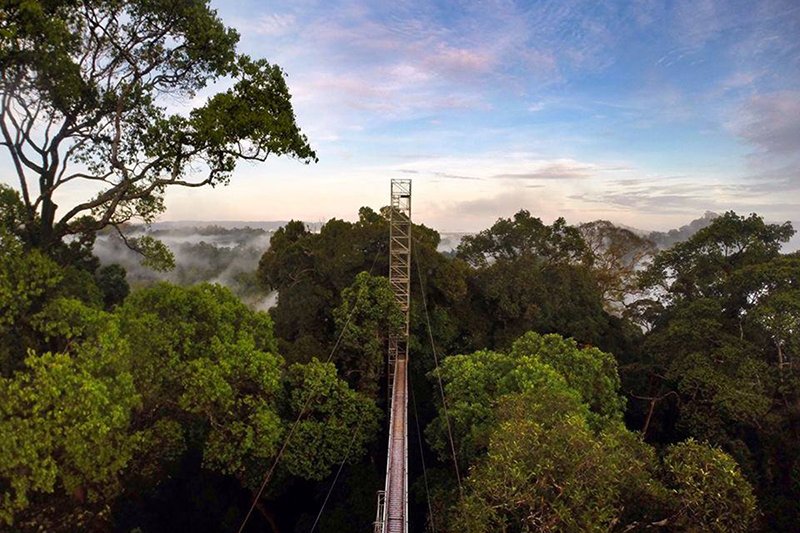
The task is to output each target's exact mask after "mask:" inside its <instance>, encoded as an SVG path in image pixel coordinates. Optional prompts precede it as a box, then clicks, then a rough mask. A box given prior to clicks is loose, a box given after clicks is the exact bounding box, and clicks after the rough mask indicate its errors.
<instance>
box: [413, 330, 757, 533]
mask: <svg viewBox="0 0 800 533" xmlns="http://www.w3.org/2000/svg"><path fill="white" fill-rule="evenodd" d="M442 378H443V379H444V380H445V382H446V385H445V391H446V394H447V398H448V405H449V410H448V411H449V415H450V421H451V424H452V427H453V430H454V437H455V438H456V441H457V443H458V448H457V452H458V453H459V455H460V457H459V458H460V459H461V460H462V461H464V460H465V459H466V461H465V464H462V470H461V471H462V472H465V471H468V472H469V474H468V477H467V478H466V480H465V484H464V490H463V494H462V495H461V497H460V498H458V499H457V500H456V502H455V503H454V504H453V505H452V506H451V508H450V510H449V512H448V515H447V519H446V522H445V524H446V526H445V527H446V530H448V531H466V532H489V531H506V532H517V531H519V532H533V531H613V530H621V531H629V530H634V529H645V528H648V527H655V526H661V527H663V526H668V527H671V528H675V529H677V530H687V529H692V528H695V527H698V526H700V527H699V529H700V530H706V529H705V528H704V527H703V526H707V527H708V528H710V529H708V530H719V531H723V530H725V527H726V526H730V530H735V531H745V530H747V528H748V527H749V525H750V524H751V523H752V520H753V518H754V510H755V499H754V497H753V494H752V488H751V487H750V485H749V484H748V483H747V481H746V480H745V479H744V477H743V476H742V474H741V471H740V470H739V468H738V466H737V465H736V462H735V461H734V460H733V458H731V457H730V456H729V455H727V454H725V453H724V452H722V451H720V450H717V449H713V448H710V447H708V446H705V445H700V444H697V443H695V442H692V441H689V442H687V443H683V444H680V445H677V446H675V447H673V448H671V449H670V450H669V451H668V453H667V455H666V457H665V459H664V463H663V465H662V464H660V462H659V461H658V459H657V456H656V453H655V450H654V449H653V448H651V447H650V446H648V445H647V444H645V443H644V442H643V441H642V440H641V438H640V436H639V435H637V434H634V433H632V432H630V431H628V430H627V429H626V428H625V427H624V426H623V424H622V420H621V416H622V408H623V406H624V403H623V401H622V399H621V398H620V397H619V396H618V388H619V378H618V377H617V373H616V365H615V363H614V360H613V358H612V357H611V356H610V355H609V354H605V353H603V352H600V351H599V350H597V349H595V348H588V349H583V350H580V349H578V348H577V345H576V344H575V343H574V342H573V341H565V340H564V339H563V338H561V337H559V336H557V335H547V336H544V337H543V336H540V335H538V334H536V333H529V334H527V335H525V336H524V337H522V338H521V339H519V340H518V341H517V342H516V343H515V344H514V347H513V348H512V350H511V352H510V353H509V354H507V355H506V354H501V353H497V352H476V353H474V354H472V355H470V356H463V355H460V356H454V357H449V358H447V359H446V360H445V361H444V363H443V366H442ZM443 416H444V413H443V411H442V410H440V416H439V419H437V420H435V421H434V422H433V423H432V424H431V425H430V426H429V427H428V437H429V440H430V441H431V444H432V446H433V447H434V449H437V450H438V451H439V452H440V455H441V459H442V460H443V461H444V460H445V459H446V457H445V452H446V448H445V446H446V444H445V443H446V441H445V440H444V439H445V438H446V436H445V435H446V432H445V431H444V428H443V423H442V421H441V419H442V418H443ZM465 442H469V444H470V445H471V448H469V447H467V446H465V445H464V443H465ZM704 458H707V459H708V462H707V463H706V462H704ZM465 466H466V467H469V469H468V470H467V469H466V468H464V467H465ZM737 519H738V520H739V522H736V523H735V524H734V522H735V521H736V520H737ZM440 523H441V522H440ZM714 528H716V529H714Z"/></svg>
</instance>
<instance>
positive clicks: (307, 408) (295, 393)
mask: <svg viewBox="0 0 800 533" xmlns="http://www.w3.org/2000/svg"><path fill="white" fill-rule="evenodd" d="M287 385H288V391H287V397H288V406H287V407H288V409H287V415H288V417H287V418H288V419H289V420H293V419H295V418H296V417H297V416H299V415H300V413H301V412H302V413H304V415H303V416H302V418H301V420H300V423H299V424H298V425H297V427H296V429H295V432H294V436H293V437H292V440H291V443H292V445H291V446H290V447H287V450H286V454H285V456H284V459H283V468H285V469H286V470H287V471H288V472H289V473H290V474H291V475H294V476H299V477H302V478H304V479H313V480H322V479H324V478H325V477H326V476H328V475H329V474H330V473H331V472H332V470H333V467H334V466H335V465H337V464H338V463H340V462H341V461H342V459H343V458H344V456H345V454H346V451H347V449H348V448H350V450H351V451H350V461H351V462H352V461H354V460H355V459H357V458H358V457H361V456H362V455H363V454H364V452H365V446H366V444H368V443H369V442H370V441H372V439H373V438H374V436H375V435H376V434H377V433H378V429H379V426H378V422H379V421H380V417H381V412H380V410H379V409H378V408H377V407H376V406H375V403H374V402H373V401H372V400H370V399H369V398H367V397H366V396H363V395H361V394H359V393H357V392H355V391H353V390H352V389H350V388H349V387H348V386H347V383H345V382H344V381H342V380H341V379H339V378H338V377H337V375H336V367H335V366H334V365H333V364H331V363H321V362H320V361H318V360H317V359H316V358H315V359H312V360H311V361H310V362H309V363H307V364H299V363H296V364H294V365H292V366H291V367H289V371H288V374H287ZM351 443H352V444H351Z"/></svg>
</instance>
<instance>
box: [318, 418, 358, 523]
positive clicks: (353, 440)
mask: <svg viewBox="0 0 800 533" xmlns="http://www.w3.org/2000/svg"><path fill="white" fill-rule="evenodd" d="M363 420H364V414H363V413H362V414H361V418H359V419H358V425H357V426H356V430H355V431H354V432H353V438H352V439H350V444H348V445H347V451H346V452H345V454H344V458H343V459H342V462H341V464H339V470H337V471H336V476H334V478H333V482H332V483H331V486H330V488H328V494H327V495H325V500H324V501H323V502H322V507H320V508H319V513H317V518H316V519H315V520H314V525H312V526H311V530H310V531H309V533H314V530H315V529H316V528H317V524H318V523H319V519H320V518H322V512H323V511H324V510H325V505H327V503H328V499H329V498H330V497H331V493H333V488H334V487H335V486H336V482H337V481H338V480H339V475H340V474H341V473H342V468H344V464H345V463H346V462H347V458H348V457H350V450H351V449H352V448H353V444H355V442H356V436H357V435H358V432H359V431H360V430H361V422H363Z"/></svg>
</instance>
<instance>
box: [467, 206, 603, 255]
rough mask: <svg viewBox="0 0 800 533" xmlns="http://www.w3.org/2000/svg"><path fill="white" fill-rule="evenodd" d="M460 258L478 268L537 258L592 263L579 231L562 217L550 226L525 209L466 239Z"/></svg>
mask: <svg viewBox="0 0 800 533" xmlns="http://www.w3.org/2000/svg"><path fill="white" fill-rule="evenodd" d="M458 255H459V256H460V257H461V258H463V259H464V260H465V261H467V262H468V263H469V264H471V265H472V266H475V267H481V266H486V265H488V264H490V263H491V262H494V261H501V260H513V259H517V258H520V257H536V258H538V259H539V260H541V261H545V262H551V263H585V264H588V263H589V262H590V261H591V255H590V254H589V249H588V248H587V246H586V243H585V242H584V240H583V238H582V237H581V234H580V232H579V231H578V229H577V228H574V227H572V226H569V225H568V224H567V223H566V221H565V220H564V219H563V218H558V219H556V221H555V222H553V224H552V225H551V226H548V225H546V224H544V223H543V222H542V221H541V219H539V218H537V217H532V216H531V214H530V212H528V211H526V210H524V209H523V210H521V211H519V212H518V213H517V214H515V215H514V218H513V219H509V218H500V219H498V220H497V222H495V223H494V225H493V226H492V227H491V228H489V229H486V230H483V231H481V232H480V233H478V234H476V235H467V236H465V237H464V239H463V240H462V241H461V244H460V245H459V247H458Z"/></svg>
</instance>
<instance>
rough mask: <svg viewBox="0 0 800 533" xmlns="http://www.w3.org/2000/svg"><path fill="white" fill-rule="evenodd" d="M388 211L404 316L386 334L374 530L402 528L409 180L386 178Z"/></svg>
mask: <svg viewBox="0 0 800 533" xmlns="http://www.w3.org/2000/svg"><path fill="white" fill-rule="evenodd" d="M391 195H392V196H391V205H390V210H389V282H390V283H391V285H392V290H393V291H394V296H395V298H396V299H397V303H398V304H399V306H400V309H401V310H402V311H403V314H404V316H405V325H404V328H403V330H402V331H401V332H400V333H399V334H396V335H394V334H393V335H391V336H390V337H389V357H388V366H389V371H388V375H389V398H390V401H391V404H390V405H391V407H390V410H391V411H390V412H391V416H390V419H389V447H388V451H387V459H386V486H385V490H383V491H380V492H378V512H377V516H376V518H375V533H408V466H407V464H408V442H407V436H408V428H407V420H408V417H407V410H406V408H407V405H408V399H407V380H406V369H407V363H408V311H409V304H410V301H411V180H392V188H391Z"/></svg>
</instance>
